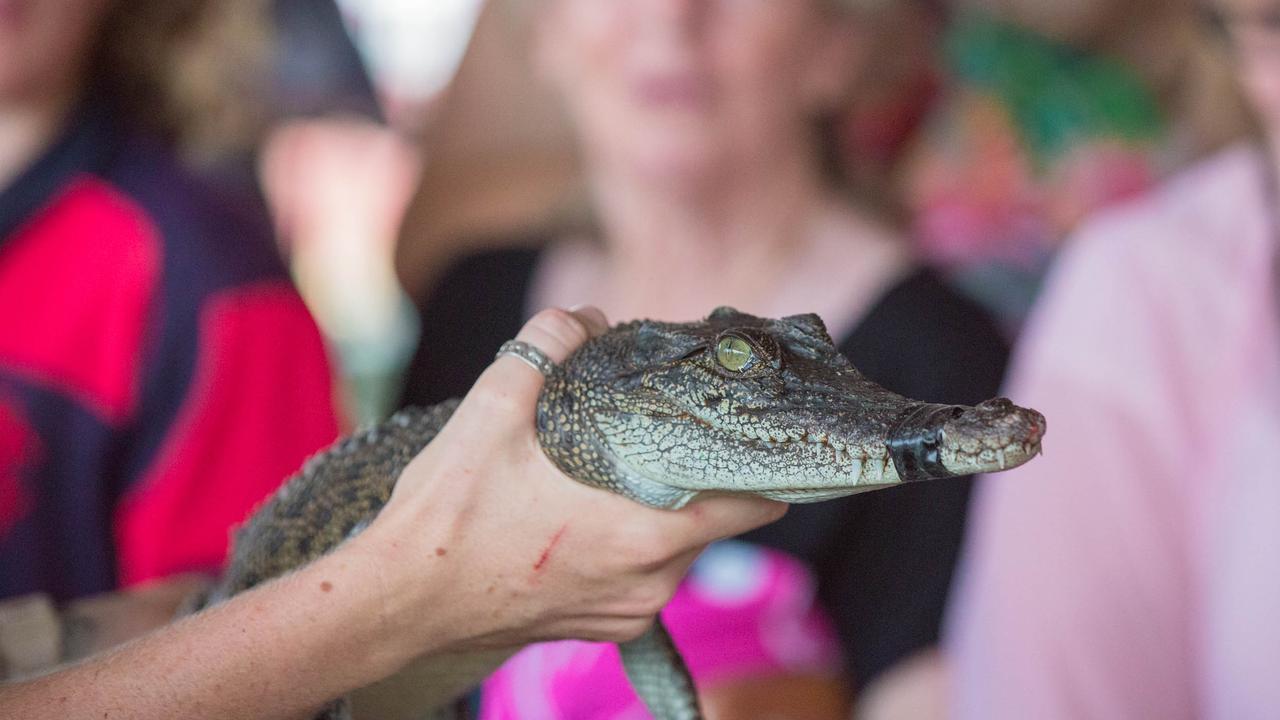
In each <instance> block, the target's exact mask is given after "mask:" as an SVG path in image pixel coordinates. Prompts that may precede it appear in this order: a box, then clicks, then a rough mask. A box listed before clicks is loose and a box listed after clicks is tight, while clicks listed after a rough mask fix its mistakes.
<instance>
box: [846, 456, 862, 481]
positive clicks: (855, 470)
mask: <svg viewBox="0 0 1280 720" xmlns="http://www.w3.org/2000/svg"><path fill="white" fill-rule="evenodd" d="M862 464H863V460H862V458H855V459H853V463H852V464H851V466H850V467H851V468H852V471H851V472H852V475H851V477H852V478H853V480H852V481H851V482H850V483H849V484H850V485H857V484H858V482H859V481H860V480H862Z"/></svg>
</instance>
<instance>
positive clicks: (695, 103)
mask: <svg viewBox="0 0 1280 720" xmlns="http://www.w3.org/2000/svg"><path fill="white" fill-rule="evenodd" d="M0 1H3V0H0ZM633 88H634V93H635V95H636V97H637V98H638V99H639V100H640V102H641V103H642V104H644V105H649V106H653V107H664V108H673V109H688V110H693V109H701V108H704V107H706V106H707V105H709V104H710V103H711V96H712V92H711V83H710V82H709V81H707V80H706V79H705V78H702V77H700V76H698V75H694V74H671V75H652V76H648V77H644V78H641V79H640V80H637V81H636V82H635V83H633Z"/></svg>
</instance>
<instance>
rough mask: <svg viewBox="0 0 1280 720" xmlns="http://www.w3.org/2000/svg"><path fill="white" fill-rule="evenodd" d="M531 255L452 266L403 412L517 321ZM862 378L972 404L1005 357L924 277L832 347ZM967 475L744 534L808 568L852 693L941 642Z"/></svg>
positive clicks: (960, 305) (977, 316)
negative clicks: (834, 633) (832, 623)
mask: <svg viewBox="0 0 1280 720" xmlns="http://www.w3.org/2000/svg"><path fill="white" fill-rule="evenodd" d="M537 259H538V251H536V250H501V251H494V252H487V253H483V254H479V255H475V256H472V257H469V258H466V259H464V260H463V261H461V262H459V263H457V264H456V265H455V266H454V267H453V268H452V269H451V270H450V271H449V272H448V273H447V274H446V275H445V276H444V277H443V278H442V279H441V280H440V282H439V283H437V285H436V287H435V289H434V291H433V292H432V294H431V295H430V296H429V297H428V299H427V301H426V303H425V304H424V305H423V307H422V308H420V309H421V310H422V316H423V320H422V342H421V343H420V344H419V346H418V350H417V352H416V353H415V355H414V358H413V360H412V362H411V364H410V367H409V371H408V374H407V378H406V381H405V391H404V399H403V401H404V404H407V405H421V404H431V403H436V402H440V401H442V400H445V399H447V398H450V397H460V396H462V395H463V394H464V393H465V392H466V391H467V389H468V388H470V387H471V384H472V383H473V382H474V381H475V379H476V378H477V377H478V376H479V374H480V372H481V371H482V370H483V369H484V368H485V367H486V366H487V365H488V364H489V363H490V362H491V361H492V360H493V355H494V352H495V351H496V350H497V348H498V346H499V345H500V344H502V342H503V341H505V340H508V339H510V338H512V337H514V336H515V334H516V332H517V331H518V330H519V329H520V326H521V325H522V324H523V322H524V319H525V317H526V308H525V299H526V298H527V297H528V290H529V283H530V280H531V279H532V275H533V271H534V268H535V266H536V264H537ZM840 349H841V351H842V352H843V353H844V354H845V355H846V356H847V357H848V358H849V360H850V361H852V362H853V364H854V365H855V366H856V367H857V368H858V369H859V370H861V371H862V372H863V373H864V374H865V375H866V376H867V377H869V378H871V379H872V380H874V381H876V382H877V383H879V384H881V385H883V386H884V387H886V388H888V389H890V390H893V391H894V392H897V393H900V394H902V395H906V396H908V397H912V398H915V399H917V400H924V401H929V402H940V403H956V404H975V403H978V402H980V401H982V400H985V399H987V398H989V397H992V396H994V395H995V394H996V392H997V390H998V388H999V385H1000V380H1001V376H1002V375H1003V373H1004V366H1005V361H1006V359H1007V355H1008V350H1007V348H1006V346H1005V343H1004V341H1003V339H1002V338H1001V336H1000V334H999V332H998V331H997V329H996V326H995V325H994V323H993V322H992V321H991V319H990V318H989V317H988V316H987V315H986V314H985V312H984V311H983V310H982V309H980V308H979V307H978V306H977V305H976V304H975V303H973V302H972V301H970V300H967V299H965V298H963V297H962V296H960V295H959V294H958V293H956V292H955V291H954V290H952V289H951V288H949V287H948V286H947V285H945V284H944V283H943V281H942V280H940V279H939V278H938V277H937V276H936V275H935V274H933V273H932V272H929V271H926V270H921V271H917V272H915V273H914V274H912V275H910V276H909V277H907V278H905V279H903V280H902V281H901V282H899V283H898V284H897V285H895V286H894V287H892V288H891V289H890V290H889V291H888V292H886V293H885V294H884V296H883V297H881V298H880V300H879V302H877V303H876V305H875V306H874V307H873V308H871V310H870V312H868V313H867V314H866V316H865V317H864V318H863V320H862V322H861V323H860V324H859V325H858V327H857V328H855V329H854V330H853V332H851V333H850V334H849V335H848V336H847V337H845V338H843V340H842V342H841V343H840ZM970 485H971V483H970V481H969V480H968V479H963V480H945V481H939V482H930V483H913V484H909V485H904V486H901V487H896V488H890V489H887V490H881V491H878V492H873V493H865V494H862V495H854V496H851V497H847V498H842V499H839V500H831V501H828V502H822V503H816V504H811V505H796V506H793V507H792V508H791V510H790V511H789V512H788V513H787V515H786V517H784V518H783V519H782V520H780V521H779V522H777V523H774V524H773V525H770V526H768V527H765V528H761V529H759V530H756V531H754V532H752V533H749V534H748V535H746V536H744V539H746V540H750V541H754V542H758V543H761V544H764V545H768V546H770V547H774V548H778V549H780V550H783V551H786V552H788V553H791V554H792V555H795V556H797V557H799V558H801V559H803V560H804V561H806V562H807V563H809V565H810V566H811V567H812V568H813V570H814V573H815V575H816V577H817V580H818V593H819V598H820V600H821V601H822V603H823V606H824V607H825V608H826V609H827V611H828V612H829V613H830V614H831V615H832V617H833V619H834V620H835V624H836V628H837V630H838V632H839V634H840V640H841V645H842V648H843V651H844V655H845V663H846V668H847V670H848V674H849V680H850V682H851V683H852V685H853V686H854V687H855V688H856V687H860V686H863V685H865V684H866V683H867V682H869V681H871V680H872V679H874V678H875V677H876V676H877V675H878V674H879V673H880V672H882V671H883V670H885V669H887V668H889V667H890V666H892V665H893V664H894V663H896V662H897V661H899V660H903V659H905V658H906V657H907V656H909V655H911V654H912V653H914V652H916V651H918V650H922V649H924V648H927V647H930V646H932V645H934V644H936V643H937V641H938V632H939V626H940V624H941V620H942V614H943V608H944V606H945V604H946V600H947V593H948V589H949V586H950V583H951V573H952V569H953V567H954V565H955V562H956V558H957V555H958V554H959V549H960V544H961V540H962V538H963V534H964V520H965V510H966V506H967V504H968V499H969V490H970Z"/></svg>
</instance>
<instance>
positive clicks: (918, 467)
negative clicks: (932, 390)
mask: <svg viewBox="0 0 1280 720" xmlns="http://www.w3.org/2000/svg"><path fill="white" fill-rule="evenodd" d="M963 412H964V408H963V407H961V406H959V405H933V404H928V403H924V404H921V405H917V406H916V407H914V408H912V409H911V410H908V411H907V413H906V414H905V415H903V416H902V419H900V420H899V421H898V424H897V425H895V426H894V427H893V429H892V430H890V431H889V439H888V440H887V441H886V442H885V446H886V447H888V449H889V457H891V458H893V467H894V468H895V469H896V470H897V471H898V477H899V478H901V479H902V481H903V482H915V481H917V480H938V479H940V478H949V477H953V476H954V473H952V472H949V471H948V470H947V468H946V466H945V465H943V464H942V456H941V453H939V451H938V446H939V445H940V444H941V443H942V426H943V425H944V424H945V423H946V422H947V421H948V420H950V419H951V418H954V417H957V416H959V415H960V414H961V413H963Z"/></svg>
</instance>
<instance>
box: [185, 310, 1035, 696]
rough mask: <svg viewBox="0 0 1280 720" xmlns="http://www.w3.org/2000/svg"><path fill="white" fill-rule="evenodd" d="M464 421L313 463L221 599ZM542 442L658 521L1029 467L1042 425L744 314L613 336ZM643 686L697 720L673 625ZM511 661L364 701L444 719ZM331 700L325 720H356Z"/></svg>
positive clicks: (634, 326) (320, 532)
mask: <svg viewBox="0 0 1280 720" xmlns="http://www.w3.org/2000/svg"><path fill="white" fill-rule="evenodd" d="M456 407H457V401H449V402H446V403H442V404H441V405H437V406H435V407H432V408H428V409H410V410H406V411H404V412H402V413H399V414H397V415H396V416H395V417H393V418H391V419H390V420H388V421H387V422H386V423H384V424H382V425H380V426H378V427H376V428H373V429H371V430H368V431H365V432H364V433H362V434H360V435H357V436H355V437H353V438H349V439H346V440H343V441H340V442H339V443H337V444H336V445H335V446H334V447H333V448H331V449H329V450H328V451H326V452H325V453H323V454H321V455H319V456H317V457H316V458H313V459H312V460H311V461H309V462H308V463H307V464H306V466H305V467H304V468H303V469H302V471H301V472H300V473H299V474H298V475H296V476H295V477H294V478H292V479H291V480H290V481H289V482H288V483H287V484H286V485H285V486H284V487H283V488H282V489H281V490H280V491H279V492H278V493H277V494H276V495H275V497H274V498H272V499H271V500H270V501H269V502H268V503H267V504H266V505H265V506H264V507H263V508H262V509H261V510H259V511H258V512H257V513H255V514H254V516H253V517H252V518H250V519H249V521H248V522H247V523H246V524H245V526H244V527H243V528H241V529H240V530H239V532H237V534H236V538H235V549H234V551H233V553H232V557H231V563H230V567H229V569H228V571H227V574H226V576H225V577H224V578H223V580H222V582H221V583H220V584H219V586H218V587H217V588H216V589H215V590H214V592H213V593H212V595H211V597H210V602H218V601H220V600H222V599H225V598H226V597H229V596H230V595H233V594H235V593H238V592H241V591H243V590H246V589H248V588H250V587H253V586H254V585H256V584H258V583H260V582H263V581H265V580H267V579H270V578H272V577H276V576H278V575H281V574H283V573H285V572H288V571H289V570H291V569H293V568H295V567H298V566H300V565H303V564H305V563H307V562H309V561H311V560H314V559H315V558H317V557H319V556H320V555H322V554H324V553H326V552H328V551H329V550H331V549H332V548H333V547H335V546H336V545H337V544H338V543H340V542H342V541H343V540H345V539H346V538H348V537H350V536H352V535H354V534H356V533H358V532H360V530H362V529H363V528H364V527H365V526H367V525H368V523H369V522H370V521H371V520H372V519H373V517H374V516H375V515H377V513H378V511H379V510H380V509H381V508H382V506H383V504H384V503H386V501H387V499H388V498H389V497H390V495H391V490H392V487H393V486H394V484H395V480H396V478H398V477H399V475H400V473H401V471H402V470H403V469H404V467H405V466H406V465H407V464H408V463H409V461H410V460H411V459H412V458H413V457H414V456H416V455H417V454H418V453H419V452H420V451H421V450H422V448H424V447H425V446H426V445H427V443H429V442H431V440H432V439H433V438H434V437H435V435H436V433H438V432H439V430H440V428H441V427H443V426H444V423H445V422H446V421H447V420H448V418H449V416H450V415H451V414H452V413H453V410H454V408H456ZM537 423H538V440H539V443H540V444H541V446H542V448H543V451H544V452H546V454H547V456H548V457H550V458H551V459H552V461H553V462H555V464H556V465H557V466H558V467H559V468H560V469H561V470H563V471H564V472H565V474H567V475H569V476H570V477H572V478H574V479H576V480H578V481H580V482H584V483H587V484H589V485H594V486H597V487H600V488H603V489H607V490H610V491H613V492H617V493H621V494H623V495H625V496H627V497H630V498H633V499H635V500H637V501H639V502H642V503H646V504H648V505H652V506H655V507H664V508H678V507H680V506H682V505H684V504H686V503H687V502H689V500H691V499H692V498H693V497H695V496H696V495H697V494H698V493H700V492H718V493H754V494H757V495H762V496H764V497H769V498H774V499H778V500H784V501H787V502H817V501H820V500H827V499H830V498H835V497H839V496H842V495H849V494H852V493H856V492H863V491H867V490H875V489H878V488H884V487H889V486H892V485H895V484H898V483H902V482H909V481H915V480H926V479H935V478H944V477H953V476H960V475H970V474H973V473H980V472H994V471H999V470H1006V469H1009V468H1013V467H1017V466H1018V465H1021V464H1022V463H1024V462H1026V461H1027V460H1029V459H1031V458H1032V457H1033V456H1035V455H1036V454H1037V453H1038V452H1039V451H1040V439H1041V437H1042V436H1043V434H1044V430H1045V420H1044V417H1043V416H1042V415H1040V413H1037V412H1035V411H1034V410H1027V409H1024V408H1020V407H1017V406H1016V405H1013V404H1012V403H1011V402H1009V401H1008V400H1004V399H997V400H989V401H987V402H984V403H982V404H980V405H977V406H975V407H962V406H946V405H933V404H928V403H921V402H917V401H914V400H909V399H907V398H904V397H902V396H900V395H896V394H894V393H891V392H889V391H887V390H885V389H884V388H881V387H880V386H878V385H876V384H874V383H872V382H871V381H869V380H867V379H866V378H864V377H863V376H862V375H861V374H860V373H859V372H858V371H857V370H856V369H854V368H853V366H852V365H850V364H849V361H848V360H846V359H845V358H844V356H842V355H841V354H840V353H839V351H838V350H837V349H836V347H835V344H834V343H833V342H832V341H831V338H830V336H828V335H827V332H826V328H825V327H824V326H823V324H822V321H821V320H819V319H818V317H817V316H816V315H797V316H793V317H789V318H783V319H781V320H771V319H765V318H757V317H753V316H751V315H745V314H742V313H739V312H737V311H735V310H733V309H731V308H720V309H717V310H716V311H714V312H713V313H712V314H711V316H710V317H708V318H707V319H706V320H705V321H702V322H695V323H679V324H677V323H660V322H652V321H647V320H645V321H637V322H631V323H626V324H622V325H618V326H616V327H614V328H613V329H611V330H610V331H609V332H607V333H605V334H604V335H601V336H599V337H597V338H594V339H592V340H589V341H587V342H586V343H585V344H583V345H582V347H580V348H579V349H578V350H577V351H576V352H575V353H574V354H573V355H571V356H570V357H569V358H568V359H567V360H566V361H565V362H564V363H563V364H562V365H561V366H559V367H557V368H556V369H555V371H554V372H552V373H551V376H550V377H548V378H547V380H546V384H545V386H544V387H543V390H542V394H541V396H540V397H539V401H538V419H537ZM621 651H622V657H623V662H624V665H625V667H626V670H627V674H628V677H629V678H630V680H631V682H632V685H633V686H634V687H635V688H636V690H637V692H638V693H639V694H640V696H641V698H642V699H644V701H645V702H646V704H648V706H649V708H650V709H651V710H652V712H653V714H654V716H655V717H656V718H658V719H659V720H697V718H700V717H701V714H700V711H699V710H698V704H697V698H696V696H695V694H694V693H693V691H692V689H693V684H692V681H691V680H690V678H689V675H688V671H687V670H686V669H685V666H684V663H683V661H682V660H681V659H680V656H679V654H678V653H677V652H675V648H674V646H673V645H671V642H670V638H669V637H668V635H667V633H666V630H665V628H663V627H662V626H661V624H660V623H659V624H657V625H655V627H654V628H653V629H652V630H651V631H650V632H648V633H646V634H645V635H644V636H642V637H641V638H639V639H637V640H635V641H633V642H631V643H624V644H623V645H622V647H621ZM503 659H505V654H494V653H487V654H475V655H473V656H466V657H459V656H456V655H455V656H450V657H449V658H446V659H444V660H445V661H443V662H441V661H438V660H433V659H430V658H426V659H423V660H421V661H419V662H418V663H415V664H414V665H411V666H410V667H408V668H406V669H405V670H403V671H402V672H401V673H400V674H398V675H397V676H396V677H394V678H391V679H389V680H388V681H386V682H384V683H379V684H378V685H375V686H373V687H372V688H368V689H366V690H364V691H360V692H358V693H356V695H355V700H354V705H355V712H356V714H357V715H358V716H362V717H379V718H393V717H395V715H394V712H395V711H393V710H391V709H390V708H389V707H388V706H387V705H386V704H385V703H387V702H388V701H389V700H392V701H395V702H393V703H392V704H395V705H399V706H401V707H407V708H412V709H413V714H412V715H406V717H409V716H412V717H422V716H424V714H425V713H426V712H428V711H432V712H435V713H437V714H436V715H432V716H433V717H448V716H449V715H450V711H449V705H450V702H451V701H452V700H454V699H455V698H457V697H459V696H460V695H461V694H463V693H465V692H466V691H467V690H468V689H469V688H471V687H473V686H474V685H476V684H477V683H478V682H479V681H480V680H481V679H483V678H484V676H485V675H487V674H488V673H489V672H491V671H492V670H493V668H495V667H496V666H497V665H498V664H499V663H501V662H502V660H503ZM349 713H350V705H349V704H348V703H347V702H345V701H339V702H337V703H335V704H334V705H333V706H332V707H331V708H330V709H329V710H327V711H326V712H325V717H328V718H340V717H347V716H348V715H349Z"/></svg>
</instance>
